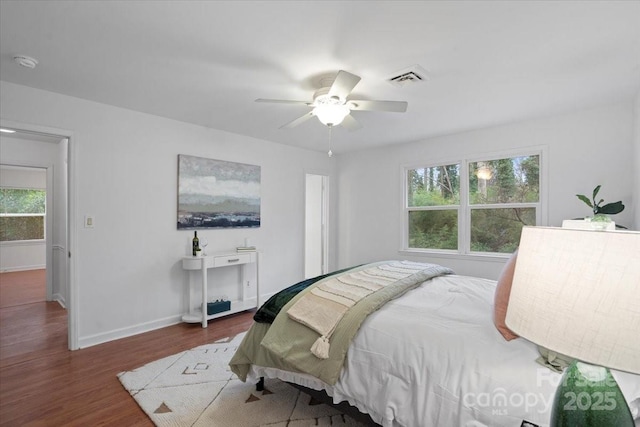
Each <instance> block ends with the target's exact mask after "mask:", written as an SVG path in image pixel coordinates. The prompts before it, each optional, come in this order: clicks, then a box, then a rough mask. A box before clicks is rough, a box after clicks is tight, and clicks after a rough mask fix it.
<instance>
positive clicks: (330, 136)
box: [327, 124, 333, 157]
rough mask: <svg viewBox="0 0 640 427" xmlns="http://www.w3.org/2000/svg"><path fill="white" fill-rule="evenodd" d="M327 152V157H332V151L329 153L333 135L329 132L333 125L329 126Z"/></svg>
mask: <svg viewBox="0 0 640 427" xmlns="http://www.w3.org/2000/svg"><path fill="white" fill-rule="evenodd" d="M328 126H329V152H328V153H327V155H329V157H331V156H333V151H331V144H332V139H333V133H332V132H331V130H332V129H333V125H331V124H329V125H328Z"/></svg>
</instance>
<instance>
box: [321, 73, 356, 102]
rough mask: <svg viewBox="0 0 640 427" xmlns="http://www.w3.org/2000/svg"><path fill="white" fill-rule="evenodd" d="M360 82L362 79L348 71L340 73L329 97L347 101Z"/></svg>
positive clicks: (330, 90)
mask: <svg viewBox="0 0 640 427" xmlns="http://www.w3.org/2000/svg"><path fill="white" fill-rule="evenodd" d="M359 81H360V77H358V76H356V75H355V74H351V73H348V72H346V71H343V70H340V71H338V75H337V76H336V79H335V80H334V81H333V84H332V85H331V88H330V89H329V94H328V95H329V96H337V97H338V98H340V99H343V100H344V99H347V96H349V94H350V93H351V91H352V90H353V88H354V87H356V85H357V84H358V82H359Z"/></svg>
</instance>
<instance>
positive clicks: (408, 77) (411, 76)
mask: <svg viewBox="0 0 640 427" xmlns="http://www.w3.org/2000/svg"><path fill="white" fill-rule="evenodd" d="M427 80H429V78H428V76H427V70H425V69H424V68H422V67H421V66H419V65H413V66H411V67H408V68H405V69H404V70H401V71H398V72H397V73H395V74H394V75H393V76H392V77H389V79H387V81H388V82H389V83H391V84H392V85H394V86H398V87H403V86H406V85H408V84H414V83H422V82H425V81H427Z"/></svg>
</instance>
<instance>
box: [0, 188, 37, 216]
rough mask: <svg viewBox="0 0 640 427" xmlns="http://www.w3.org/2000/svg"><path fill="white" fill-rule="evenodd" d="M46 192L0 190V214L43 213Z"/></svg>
mask: <svg viewBox="0 0 640 427" xmlns="http://www.w3.org/2000/svg"><path fill="white" fill-rule="evenodd" d="M45 206H46V192H45V191H44V190H25V189H18V188H0V213H45Z"/></svg>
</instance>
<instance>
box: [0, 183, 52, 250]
mask: <svg viewBox="0 0 640 427" xmlns="http://www.w3.org/2000/svg"><path fill="white" fill-rule="evenodd" d="M0 188H1V189H3V190H5V189H8V190H28V191H42V192H44V197H45V204H44V212H43V213H4V212H0V217H5V218H7V217H14V218H18V217H20V218H22V217H34V216H39V217H42V230H43V237H42V239H21V240H0V245H1V246H12V245H16V246H17V245H22V244H30V243H42V242H45V241H46V240H47V213H48V209H47V208H48V197H49V194H48V192H47V189H46V188H33V187H13V186H7V187H5V186H3V187H0Z"/></svg>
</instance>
